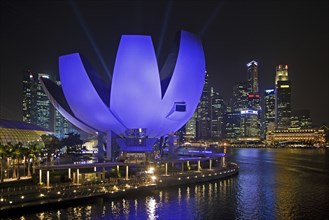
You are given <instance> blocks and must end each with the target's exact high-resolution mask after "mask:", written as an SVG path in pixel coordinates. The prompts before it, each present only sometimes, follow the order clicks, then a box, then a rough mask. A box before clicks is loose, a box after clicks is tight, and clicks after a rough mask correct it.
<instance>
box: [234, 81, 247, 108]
mask: <svg viewBox="0 0 329 220" xmlns="http://www.w3.org/2000/svg"><path fill="white" fill-rule="evenodd" d="M232 102H233V103H232V111H241V110H244V109H247V108H248V83H247V82H238V83H236V84H235V85H234V86H233V101H232Z"/></svg>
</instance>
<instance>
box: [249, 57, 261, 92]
mask: <svg viewBox="0 0 329 220" xmlns="http://www.w3.org/2000/svg"><path fill="white" fill-rule="evenodd" d="M247 73H248V84H249V88H248V92H249V93H258V92H259V84H258V79H259V72H258V63H257V62H256V61H254V60H253V61H251V62H249V63H247Z"/></svg>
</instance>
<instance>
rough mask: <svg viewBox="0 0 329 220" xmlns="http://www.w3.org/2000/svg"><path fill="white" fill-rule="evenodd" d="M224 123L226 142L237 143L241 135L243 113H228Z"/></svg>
mask: <svg viewBox="0 0 329 220" xmlns="http://www.w3.org/2000/svg"><path fill="white" fill-rule="evenodd" d="M224 123H225V138H226V140H228V141H230V142H234V141H236V140H237V139H238V138H239V137H240V134H241V132H240V129H241V126H240V123H241V112H226V114H225V118H224Z"/></svg>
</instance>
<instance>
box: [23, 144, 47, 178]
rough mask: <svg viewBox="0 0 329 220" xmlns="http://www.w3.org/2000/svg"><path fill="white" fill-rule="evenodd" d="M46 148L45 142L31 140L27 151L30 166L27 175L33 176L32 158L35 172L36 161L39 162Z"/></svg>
mask: <svg viewBox="0 0 329 220" xmlns="http://www.w3.org/2000/svg"><path fill="white" fill-rule="evenodd" d="M43 149H44V144H43V143H42V142H39V141H33V142H30V143H29V145H28V151H27V158H28V168H27V170H28V171H27V172H28V173H27V175H28V176H31V167H30V166H31V162H30V160H31V159H32V173H33V174H34V173H35V166H36V163H37V162H38V158H39V156H40V154H41V152H42V151H43Z"/></svg>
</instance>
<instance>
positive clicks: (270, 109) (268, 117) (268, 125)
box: [264, 89, 275, 134]
mask: <svg viewBox="0 0 329 220" xmlns="http://www.w3.org/2000/svg"><path fill="white" fill-rule="evenodd" d="M274 129H275V90H274V89H267V90H265V94H264V133H265V134H266V133H267V132H268V131H272V130H274Z"/></svg>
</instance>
